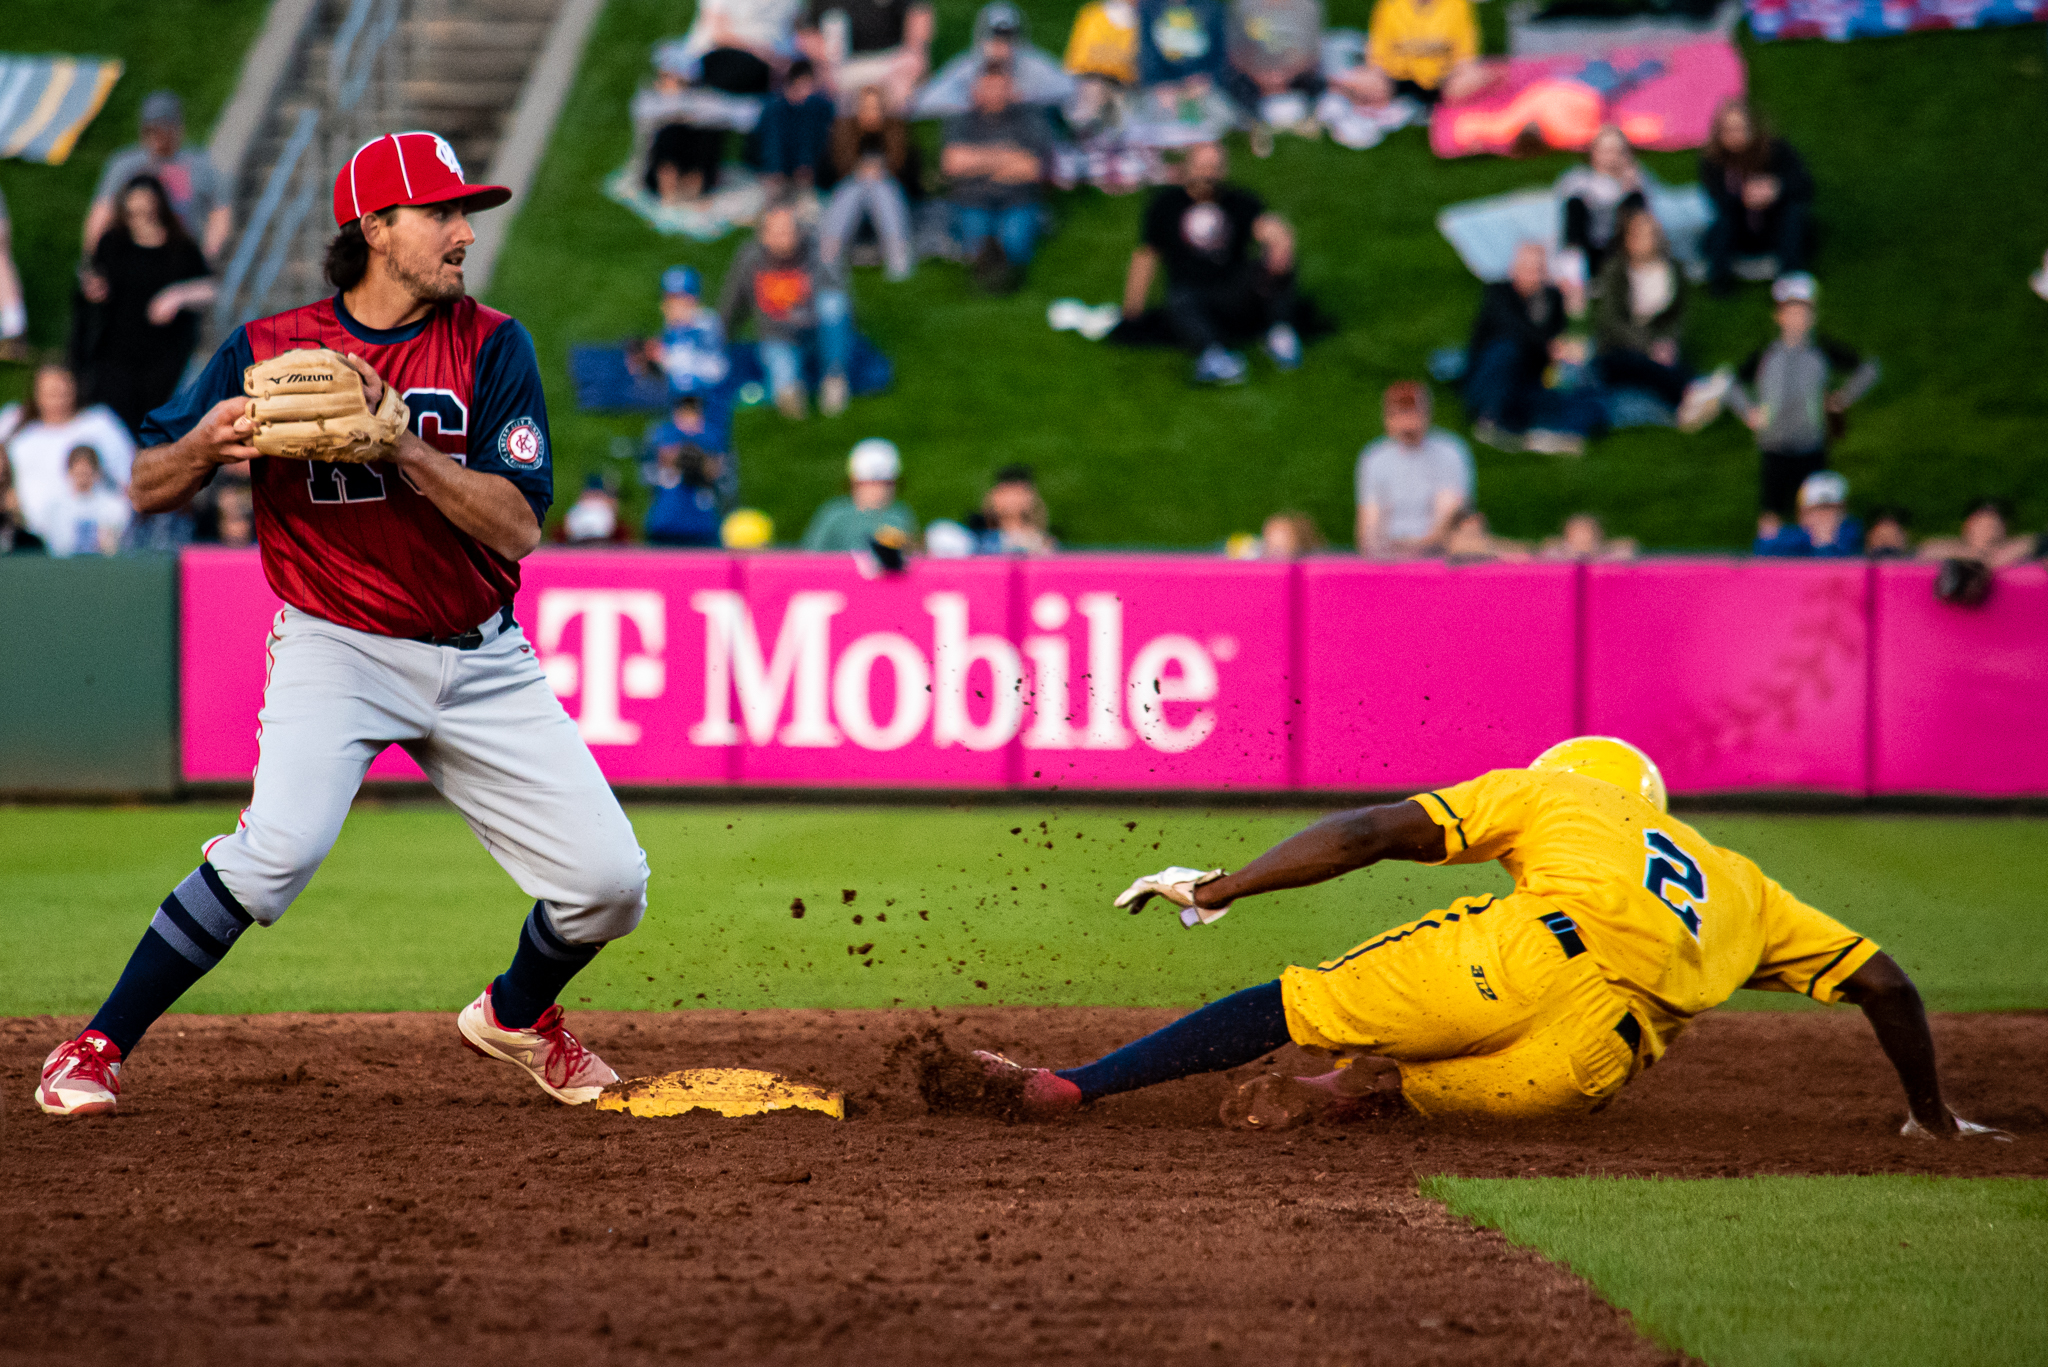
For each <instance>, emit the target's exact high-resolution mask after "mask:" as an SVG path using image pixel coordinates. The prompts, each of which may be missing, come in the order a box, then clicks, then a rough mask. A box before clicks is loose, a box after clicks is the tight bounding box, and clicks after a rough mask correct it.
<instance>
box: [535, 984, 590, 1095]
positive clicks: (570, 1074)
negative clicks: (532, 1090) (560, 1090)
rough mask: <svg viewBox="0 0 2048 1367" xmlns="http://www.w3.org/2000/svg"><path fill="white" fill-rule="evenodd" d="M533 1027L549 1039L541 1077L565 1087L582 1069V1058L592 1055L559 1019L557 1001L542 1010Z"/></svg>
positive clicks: (559, 1006)
mask: <svg viewBox="0 0 2048 1367" xmlns="http://www.w3.org/2000/svg"><path fill="white" fill-rule="evenodd" d="M532 1030H533V1033H535V1034H536V1035H539V1036H540V1037H541V1038H542V1039H544V1040H546V1041H547V1042H548V1057H547V1064H546V1066H545V1068H544V1069H543V1070H542V1076H543V1077H545V1078H546V1079H547V1081H548V1085H549V1086H551V1087H566V1086H568V1085H569V1083H570V1082H571V1080H573V1079H574V1078H575V1076H576V1075H577V1074H578V1073H580V1072H582V1071H583V1064H584V1061H585V1060H587V1059H589V1058H591V1057H592V1055H591V1052H590V1051H589V1050H588V1049H586V1048H584V1047H583V1041H581V1040H579V1039H577V1038H576V1036H574V1035H572V1034H571V1033H569V1026H568V1023H567V1022H566V1021H564V1020H563V1018H562V1007H561V1004H560V1003H559V1002H558V1003H556V1004H555V1005H553V1006H550V1007H549V1008H548V1009H547V1010H545V1011H543V1012H541V1016H540V1019H539V1020H537V1021H535V1022H534V1023H533V1026H532Z"/></svg>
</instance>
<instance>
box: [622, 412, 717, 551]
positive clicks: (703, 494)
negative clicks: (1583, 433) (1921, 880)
mask: <svg viewBox="0 0 2048 1367" xmlns="http://www.w3.org/2000/svg"><path fill="white" fill-rule="evenodd" d="M730 424H731V419H730V418H729V417H726V418H725V419H724V421H722V422H720V421H714V415H713V413H712V412H711V410H710V408H709V406H708V405H707V402H706V400H705V398H704V396H703V395H702V394H699V393H681V394H677V395H676V396H675V399H674V406H673V407H672V408H671V410H670V413H669V417H668V420H667V421H665V422H662V423H660V424H658V425H657V426H655V427H654V428H653V429H652V430H650V431H649V432H648V435H647V458H646V459H645V460H644V461H643V463H642V464H641V467H640V477H641V479H642V480H643V481H644V482H645V483H646V485H647V487H648V489H649V490H650V491H651V492H652V495H653V496H652V498H651V499H650V500H649V502H648V507H647V518H646V523H645V528H644V530H645V533H646V536H647V541H648V544H650V545H655V546H716V545H717V544H719V524H720V520H721V519H722V518H723V516H724V514H725V510H726V509H728V508H730V507H731V506H732V504H733V503H734V502H735V501H736V500H737V499H738V497H739V463H738V461H737V460H736V459H735V458H734V456H733V453H732V434H731V426H730Z"/></svg>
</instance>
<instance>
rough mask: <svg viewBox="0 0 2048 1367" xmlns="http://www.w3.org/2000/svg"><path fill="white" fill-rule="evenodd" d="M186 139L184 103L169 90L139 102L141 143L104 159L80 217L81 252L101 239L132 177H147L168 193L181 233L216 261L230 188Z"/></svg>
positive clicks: (228, 217) (230, 215) (229, 224)
mask: <svg viewBox="0 0 2048 1367" xmlns="http://www.w3.org/2000/svg"><path fill="white" fill-rule="evenodd" d="M184 143H185V106H184V104H183V102H182V101H180V100H179V99H178V97H177V95H176V94H175V93H173V92H171V91H169V90H158V91H154V92H152V93H151V94H150V95H149V96H148V97H147V98H146V99H144V100H143V102H142V141H141V142H139V143H136V144H134V145H133V146H129V147H124V148H122V149H121V150H120V151H118V152H116V153H114V154H113V155H112V156H110V157H108V158H107V164H106V166H105V167H104V168H103V169H102V170H101V171H100V180H99V186H98V188H97V189H95V190H94V191H93V194H92V207H91V208H90V209H88V210H87V211H86V215H85V256H86V259H87V260H91V259H92V255H93V253H94V251H96V250H97V249H98V247H99V245H100V238H101V237H102V236H103V235H104V234H105V233H106V231H107V230H108V229H109V228H111V227H113V226H114V225H115V224H116V223H117V222H119V221H120V218H121V206H120V203H119V200H120V196H121V192H122V190H123V188H124V187H126V186H127V185H128V184H129V183H130V182H132V181H133V180H134V179H135V178H136V177H137V176H151V177H153V178H155V180H156V181H157V182H158V183H159V184H161V185H162V186H163V187H164V191H165V193H166V194H168V195H169V196H170V200H171V209H172V212H174V213H176V214H177V216H178V220H179V222H180V223H182V224H183V225H184V228H185V233H186V235H187V236H188V237H190V238H191V239H192V240H193V241H195V242H197V243H198V244H199V247H200V250H201V251H203V252H204V253H205V254H206V259H207V260H209V261H214V260H218V259H219V257H220V254H221V249H222V248H224V247H226V246H227V243H228V234H229V233H230V232H231V231H233V229H234V210H233V209H232V208H231V207H230V205H231V204H232V202H233V200H234V187H233V186H231V185H229V184H228V182H227V178H226V177H225V176H223V175H221V173H220V172H219V171H218V170H217V169H216V168H215V167H214V164H213V160H212V158H210V157H208V156H207V155H206V153H204V152H200V151H194V150H193V149H191V148H189V147H186V146H185V145H184Z"/></svg>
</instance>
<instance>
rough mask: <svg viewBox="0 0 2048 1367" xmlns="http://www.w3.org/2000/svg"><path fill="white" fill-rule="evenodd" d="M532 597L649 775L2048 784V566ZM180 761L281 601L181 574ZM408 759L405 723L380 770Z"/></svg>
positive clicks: (249, 703) (1152, 564)
mask: <svg viewBox="0 0 2048 1367" xmlns="http://www.w3.org/2000/svg"><path fill="white" fill-rule="evenodd" d="M524 568H525V586H524V588H523V589H522V590H521V592H520V595H519V599H518V602H517V604H516V605H515V606H516V610H517V614H518V617H519V621H520V623H521V625H522V627H523V628H524V630H525V632H526V634H527V636H528V638H529V639H530V640H531V641H532V642H533V644H534V647H535V650H536V651H537V653H538V654H539V656H540V659H541V662H542V665H543V667H544V668H545V670H546V671H547V675H548V678H549V680H550V682H551V683H552V684H553V686H554V689H555V692H556V693H557V694H558V695H559V696H560V697H561V699H562V702H563V704H564V706H565V707H567V708H568V710H569V712H570V714H571V715H572V716H574V717H575V718H576V719H577V724H578V726H579V728H580V729H581V730H582V732H583V735H584V737H585V739H586V740H588V741H589V742H590V745H591V749H592V751H593V752H594V753H595V754H596V756H597V758H598V762H599V763H600V764H601V765H602V766H603V768H604V770H605V772H606V774H608V775H609V776H610V777H611V779H612V780H613V781H614V782H616V783H620V784H627V785H636V786H650V787H655V786H692V787H701V786H720V785H753V786H762V787H786V788H805V787H813V788H848V787H877V788H960V789H1001V788H1013V789H1025V790H1036V789H1045V790H1050V789H1106V790H1144V789H1177V790H1200V791H1218V792H1221V791H1229V790H1250V791H1266V792H1270V791H1282V790H1288V789H1296V790H1308V791H1317V790H1320V791H1398V790H1404V789H1415V788H1420V787H1426V786H1431V785H1435V784H1439V783H1444V782H1448V781H1451V780H1455V779H1459V778H1464V777H1468V776H1470V775H1471V774H1474V773H1477V772H1480V771H1481V770H1484V769H1488V768H1493V767H1498V766H1502V765H1517V764H1526V763H1527V762H1528V760H1529V758H1530V757H1531V756H1532V755H1534V754H1535V753H1536V752H1537V751H1539V750H1541V749H1542V748H1543V747H1544V746H1546V745H1548V744H1550V743H1551V742H1552V741H1554V740H1557V739H1560V738H1562V737H1564V736H1567V735H1571V734H1575V733H1578V732H1583V731H1593V732H1603V733H1609V734H1615V735H1621V736H1626V737H1628V738H1630V739H1632V740H1634V741H1636V742H1637V743H1639V744H1641V745H1642V746H1643V747H1644V748H1646V749H1647V750H1649V751H1650V752H1651V753H1652V754H1653V755H1655V756H1656V757H1657V758H1658V760H1659V761H1660V762H1661V763H1662V765H1663V767H1664V771H1665V775H1666V777H1667V778H1668V779H1669V781H1670V783H1671V787H1672V788H1673V790H1674V791H1678V792H1717V791H1718V792H1727V791H1742V790H1782V789H1801V790H1810V791H1819V792H1829V793H1842V794H1852V795H1854V794H1888V793H1953V794H1963V795H1981V796H2017V795H2048V709H2044V708H2043V707H2042V706H2041V705H2040V697H2041V693H2042V688H2043V684H2044V683H2048V571H2044V570H2043V569H2042V568H2041V567H2040V566H2038V565H2037V566H2029V567H2026V568H2023V569H2018V570H2011V571H2007V572H2005V573H2003V574H2001V575H2000V577H1999V581H1998V587H1997V590H1996V592H1995V593H1994V594H1993V596H1992V598H1991V601H1990V603H1989V604H1987V605H1986V606H1984V607H1982V608H1978V609H1964V608H1955V607H1951V606H1949V605H1947V604H1944V603H1941V602H1939V601H1937V600H1936V599H1935V598H1934V595H1933V591H1932V587H1931V579H1932V571H1931V570H1929V569H1927V568H1924V567H1920V566H1914V565H1883V566H1871V565H1866V564H1864V563H1861V562H1847V563H1841V562H1836V563H1828V562H1785V561H1775V562H1773V561H1748V560H1683V561H1678V560H1672V561H1647V562H1642V563H1638V564H1629V565H1600V566H1590V567H1585V568H1580V567H1576V566H1570V565H1474V566H1461V567H1455V568H1452V567H1446V566H1443V565H1437V564H1417V565H1375V564H1369V563H1364V562H1358V561H1345V560H1338V559H1334V558H1333V559H1328V560H1311V561H1307V562H1303V563H1301V564H1298V565H1263V564H1242V563H1231V562H1227V561H1222V560H1212V559H1197V558H1193V557H1185V558H1183V557H1165V556H1143V557H1140V556H1083V555H1076V556H1062V557H1059V558H1056V559H1049V560H1032V561H1021V560H1019V561H1007V560H973V561H919V562H916V563H914V564H913V565H912V566H911V568H910V569H909V570H907V571H906V572H905V573H903V574H901V575H896V576H886V577H881V578H873V579H870V578H866V577H864V576H863V575H862V574H861V573H860V571H859V570H858V569H857V567H856V566H855V564H854V563H853V561H852V559H851V557H847V556H823V555H801V554H764V555H750V556H726V555H721V554H715V553H675V552H644V551H617V552H568V551H544V552H541V553H539V554H537V555H535V556H533V557H532V558H531V559H529V560H528V561H527V562H526V564H525V567H524ZM182 602H183V608H182V612H183V630H182V661H181V693H182V713H181V726H182V743H183V756H184V773H185V777H186V779H187V780H189V781H195V782H220V781H236V780H241V779H245V778H247V776H248V775H249V773H250V771H251V770H252V769H253V768H254V766H255V763H256V757H257V714H258V712H259V710H260V708H261V704H262V695H263V682H264V650H263V644H264V640H265V637H266V635H267V632H268V628H269V624H270V621H271V618H272V617H273V616H274V614H275V613H276V612H277V609H278V606H279V604H278V601H277V598H276V597H275V595H273V594H272V593H271V592H270V589H269V587H268V585H267V584H266V583H265V582H264V579H263V573H262V568H261V566H260V564H259V562H258V560H257V558H256V556H255V554H254V553H253V552H247V551H222V550H193V551H189V552H187V553H186V556H185V558H184V564H183V592H182ZM371 775H372V776H373V777H376V778H385V779H418V778H420V777H421V775H420V772H419V770H418V768H417V767H416V766H415V765H414V764H413V763H412V761H411V760H410V759H409V758H407V757H406V755H405V754H404V753H403V752H402V751H401V750H399V749H398V748H397V747H395V746H394V747H393V748H391V749H389V750H387V751H386V752H385V753H384V755H383V756H382V757H381V758H380V759H379V760H378V761H377V763H376V764H375V765H374V766H373V767H372V769H371Z"/></svg>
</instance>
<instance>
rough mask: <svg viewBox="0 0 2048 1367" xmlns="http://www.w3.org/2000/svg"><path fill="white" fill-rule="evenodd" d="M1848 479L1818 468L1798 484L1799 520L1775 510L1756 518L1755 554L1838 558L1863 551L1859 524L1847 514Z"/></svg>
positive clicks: (1825, 558) (1861, 527)
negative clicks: (1790, 520)
mask: <svg viewBox="0 0 2048 1367" xmlns="http://www.w3.org/2000/svg"><path fill="white" fill-rule="evenodd" d="M1848 502H1849V481H1848V480H1846V479H1843V478H1842V477H1841V476H1840V475H1838V474H1836V473H1835V472H1834V471H1832V470H1819V471H1816V472H1815V473H1813V474H1810V475H1808V476H1807V477H1806V482H1805V483H1804V484H1801V485H1800V486H1799V520H1798V521H1797V522H1795V523H1792V524H1791V525H1789V526H1788V525H1786V524H1785V523H1784V522H1783V521H1781V520H1780V519H1779V517H1778V515H1777V514H1776V513H1772V512H1766V513H1764V514H1762V515H1761V516H1760V517H1758V518H1757V523H1756V545H1755V546H1754V547H1753V548H1752V549H1753V551H1754V553H1755V554H1757V555H1778V556H1812V557H1815V558H1817V559H1823V560H1840V559H1845V558H1847V557H1849V556H1852V555H1861V554H1863V524H1862V523H1861V522H1858V521H1857V520H1856V519H1855V518H1854V517H1852V516H1850V514H1849V510H1848V508H1847V506H1846V505H1847V503H1848Z"/></svg>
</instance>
